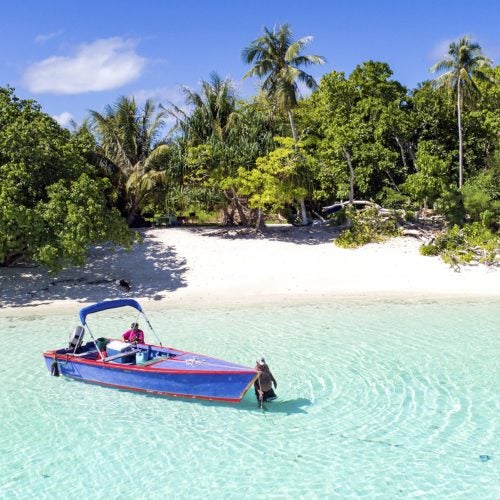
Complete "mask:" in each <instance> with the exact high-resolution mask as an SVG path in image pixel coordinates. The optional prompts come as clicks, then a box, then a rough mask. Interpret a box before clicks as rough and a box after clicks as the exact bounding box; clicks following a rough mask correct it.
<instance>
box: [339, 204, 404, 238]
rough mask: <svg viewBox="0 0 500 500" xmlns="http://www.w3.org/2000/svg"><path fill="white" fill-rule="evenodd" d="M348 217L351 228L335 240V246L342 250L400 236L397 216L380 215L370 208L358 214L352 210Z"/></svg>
mask: <svg viewBox="0 0 500 500" xmlns="http://www.w3.org/2000/svg"><path fill="white" fill-rule="evenodd" d="M348 217H349V219H350V220H351V224H352V225H351V227H350V228H348V229H345V230H344V231H343V232H342V234H341V235H340V236H339V237H338V238H337V239H336V240H335V244H336V245H337V246H339V247H342V248H356V247H360V246H363V245H366V244H367V243H377V242H381V241H385V240H386V239H388V238H392V237H394V236H398V235H399V229H398V220H397V217H396V216H384V217H380V216H379V215H378V212H377V209H375V208H369V209H366V210H362V211H360V212H356V211H355V210H350V211H349V212H348Z"/></svg>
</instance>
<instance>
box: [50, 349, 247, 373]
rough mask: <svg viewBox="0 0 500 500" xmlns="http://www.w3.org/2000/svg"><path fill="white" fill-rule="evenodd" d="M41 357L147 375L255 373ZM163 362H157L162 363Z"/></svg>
mask: <svg viewBox="0 0 500 500" xmlns="http://www.w3.org/2000/svg"><path fill="white" fill-rule="evenodd" d="M43 356H44V357H45V358H48V359H53V360H56V361H59V362H61V363H69V362H71V363H76V364H84V365H90V366H95V367H98V368H108V369H112V370H120V371H132V372H143V373H148V374H155V373H156V374H169V373H171V374H186V375H190V374H191V375H192V374H200V375H244V374H250V373H254V374H256V373H257V372H256V371H255V370H252V369H247V368H245V369H241V370H229V369H228V370H205V369H184V368H182V369H179V368H178V369H175V368H158V367H155V366H154V364H150V365H146V366H141V365H129V364H124V363H112V362H103V361H102V360H100V359H86V358H82V357H77V356H73V355H71V354H58V353H56V351H47V352H44V353H43ZM162 361H165V360H159V361H158V362H162Z"/></svg>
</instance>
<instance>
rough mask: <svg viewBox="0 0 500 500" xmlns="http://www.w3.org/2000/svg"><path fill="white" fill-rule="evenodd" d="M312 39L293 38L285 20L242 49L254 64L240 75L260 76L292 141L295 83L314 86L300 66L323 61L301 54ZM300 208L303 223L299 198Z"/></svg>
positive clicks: (296, 97)
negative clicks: (284, 115) (287, 125)
mask: <svg viewBox="0 0 500 500" xmlns="http://www.w3.org/2000/svg"><path fill="white" fill-rule="evenodd" d="M312 40H313V37H311V36H305V37H303V38H300V39H299V40H294V39H293V34H292V31H291V28H290V26H289V25H288V24H286V23H285V24H283V25H278V26H275V27H274V29H273V30H270V29H268V28H266V27H265V28H264V34H263V35H262V36H261V37H259V38H257V39H255V40H254V41H253V42H252V43H251V44H250V46H249V47H246V48H245V49H243V52H242V57H243V60H244V62H245V63H247V64H253V65H254V66H253V67H252V68H251V69H250V70H249V71H248V72H247V73H246V74H245V75H244V78H247V77H249V76H256V77H258V78H264V82H263V84H262V89H263V90H264V91H265V92H266V94H267V95H268V97H270V98H271V99H274V100H275V102H276V103H277V104H278V106H279V107H280V108H281V109H282V110H283V111H284V112H285V113H287V114H288V118H289V120H290V127H291V129H292V136H293V139H294V141H295V144H297V142H298V134H297V128H296V126H295V121H294V117H293V108H294V107H295V106H296V105H297V101H298V97H299V87H298V84H297V82H301V83H303V84H304V85H305V86H306V87H307V88H309V89H315V88H316V87H317V83H316V80H315V79H314V78H313V77H312V76H311V75H310V74H308V73H306V72H305V71H303V70H302V69H301V67H302V66H311V65H313V64H323V63H324V62H325V59H324V58H323V57H321V56H318V55H303V54H301V52H302V50H303V49H304V47H306V46H307V45H308V44H309V43H310V42H311V41H312ZM301 207H302V221H303V223H304V224H305V223H307V215H306V212H305V206H304V200H301Z"/></svg>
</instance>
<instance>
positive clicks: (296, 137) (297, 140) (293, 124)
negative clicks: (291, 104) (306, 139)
mask: <svg viewBox="0 0 500 500" xmlns="http://www.w3.org/2000/svg"><path fill="white" fill-rule="evenodd" d="M288 119H289V120H290V127H291V129H292V137H293V140H294V141H295V147H297V142H299V136H298V135H297V128H296V127H295V120H294V119H293V113H292V110H291V109H289V110H288Z"/></svg>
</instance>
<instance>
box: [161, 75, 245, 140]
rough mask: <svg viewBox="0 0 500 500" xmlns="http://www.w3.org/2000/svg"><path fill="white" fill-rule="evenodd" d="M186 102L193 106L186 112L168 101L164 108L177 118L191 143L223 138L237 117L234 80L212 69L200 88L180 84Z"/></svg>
mask: <svg viewBox="0 0 500 500" xmlns="http://www.w3.org/2000/svg"><path fill="white" fill-rule="evenodd" d="M183 92H184V98H185V101H186V104H187V105H188V106H189V107H190V108H191V109H192V111H191V114H190V115H187V114H186V113H185V112H184V111H183V110H182V109H180V108H179V107H177V106H175V104H172V103H171V108H170V109H167V110H166V112H167V113H169V114H170V115H172V116H173V117H174V118H175V119H176V120H177V127H178V128H179V129H180V130H181V131H182V133H183V134H184V136H185V137H186V138H188V140H189V142H190V143H191V144H192V145H198V144H202V143H205V142H206V141H216V142H217V141H218V142H224V141H225V140H226V138H227V136H228V134H229V132H230V130H231V128H232V126H233V125H234V123H235V119H236V113H235V111H236V101H237V95H236V89H235V87H234V84H233V82H232V81H231V80H230V79H229V78H227V79H225V80H224V79H222V78H221V77H220V76H219V75H218V74H217V73H211V74H210V77H209V79H208V81H206V80H202V82H201V92H200V93H197V92H195V91H193V90H191V89H190V88H189V87H183Z"/></svg>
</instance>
